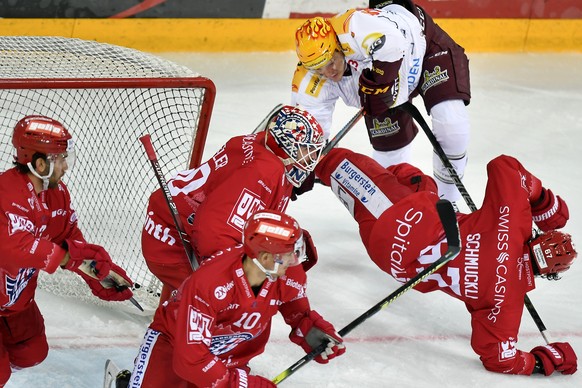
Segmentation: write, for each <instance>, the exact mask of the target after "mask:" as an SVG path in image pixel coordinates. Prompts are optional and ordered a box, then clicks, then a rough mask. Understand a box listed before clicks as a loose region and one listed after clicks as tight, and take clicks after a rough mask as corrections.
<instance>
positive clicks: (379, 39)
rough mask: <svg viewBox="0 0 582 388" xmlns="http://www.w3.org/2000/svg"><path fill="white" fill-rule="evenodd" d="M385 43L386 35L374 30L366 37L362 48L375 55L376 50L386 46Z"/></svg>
mask: <svg viewBox="0 0 582 388" xmlns="http://www.w3.org/2000/svg"><path fill="white" fill-rule="evenodd" d="M385 43H386V35H384V34H381V33H379V32H374V33H371V34H369V35H368V36H366V37H365V38H364V40H363V41H362V48H363V49H364V50H366V52H367V53H368V54H369V55H373V54H374V52H376V51H377V50H380V49H381V48H382V47H384V44H385Z"/></svg>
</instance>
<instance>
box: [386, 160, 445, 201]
mask: <svg viewBox="0 0 582 388" xmlns="http://www.w3.org/2000/svg"><path fill="white" fill-rule="evenodd" d="M386 170H388V171H389V172H391V173H392V174H394V175H395V176H396V179H398V182H399V183H401V184H403V185H405V186H406V187H408V188H409V189H410V190H412V191H413V192H415V193H418V192H419V191H430V192H431V193H435V194H436V193H438V189H437V185H436V182H435V181H434V179H433V178H432V177H430V176H428V175H426V174H425V173H423V172H422V171H421V170H420V169H418V168H416V167H414V166H413V165H411V164H408V163H398V164H394V165H392V166H388V167H386Z"/></svg>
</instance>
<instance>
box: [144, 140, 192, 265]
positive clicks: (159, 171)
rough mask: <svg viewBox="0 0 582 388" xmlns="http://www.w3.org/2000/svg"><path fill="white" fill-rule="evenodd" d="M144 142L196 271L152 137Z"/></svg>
mask: <svg viewBox="0 0 582 388" xmlns="http://www.w3.org/2000/svg"><path fill="white" fill-rule="evenodd" d="M139 140H140V141H141V142H142V144H143V146H144V148H145V151H146V154H147V157H148V159H149V160H150V162H151V163H152V167H153V169H154V173H155V174H156V178H158V183H159V184H160V187H161V189H162V192H163V193H164V197H165V198H166V203H167V204H168V208H170V213H171V214H172V218H173V219H174V225H175V226H176V230H177V231H178V234H179V235H180V240H181V241H182V245H183V246H184V251H186V256H187V257H188V261H190V265H191V266H192V270H194V271H196V270H197V269H198V261H197V260H196V258H195V257H194V253H193V251H192V245H191V244H190V240H189V238H188V235H187V234H186V232H185V231H184V225H183V224H182V220H181V219H180V214H179V213H178V208H177V207H176V204H175V203H174V200H173V199H172V193H170V189H169V188H168V183H167V182H166V179H165V178H164V174H163V173H162V169H161V168H160V164H159V163H158V157H157V156H156V150H155V149H154V146H153V145H152V139H151V137H150V135H149V134H148V135H144V136H142V137H140V138H139Z"/></svg>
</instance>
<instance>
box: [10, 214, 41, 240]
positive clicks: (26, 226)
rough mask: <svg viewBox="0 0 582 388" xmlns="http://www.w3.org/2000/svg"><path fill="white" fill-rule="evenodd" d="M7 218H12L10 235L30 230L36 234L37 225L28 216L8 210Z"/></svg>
mask: <svg viewBox="0 0 582 388" xmlns="http://www.w3.org/2000/svg"><path fill="white" fill-rule="evenodd" d="M6 218H8V219H9V220H10V222H9V224H8V235H9V236H12V235H13V234H14V233H16V232H29V233H32V234H34V232H35V231H36V227H35V226H34V223H33V222H32V221H31V220H29V219H28V218H27V217H23V216H21V215H18V214H13V213H10V212H6Z"/></svg>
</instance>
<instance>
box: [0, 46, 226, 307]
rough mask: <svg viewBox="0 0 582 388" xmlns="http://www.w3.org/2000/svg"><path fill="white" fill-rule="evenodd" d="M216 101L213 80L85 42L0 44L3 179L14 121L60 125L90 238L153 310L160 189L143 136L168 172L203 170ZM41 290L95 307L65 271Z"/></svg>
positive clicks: (43, 281)
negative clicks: (154, 223) (151, 264)
mask: <svg viewBox="0 0 582 388" xmlns="http://www.w3.org/2000/svg"><path fill="white" fill-rule="evenodd" d="M214 96H215V87H214V84H213V82H212V81H211V80H209V79H207V78H204V77H201V76H199V75H197V74H196V73H195V72H193V71H191V70H189V69H188V68H185V67H182V66H179V65H177V64H175V63H172V62H170V61H167V60H164V59H162V58H159V57H156V56H154V55H150V54H146V53H143V52H140V51H136V50H132V49H128V48H124V47H119V46H113V45H109V44H102V43H97V42H93V41H84V40H79V39H69V38H58V37H23V36H3V37H0V123H1V133H0V164H1V167H2V171H5V170H6V169H8V168H10V167H12V161H13V155H14V151H13V147H12V142H11V136H12V130H13V128H14V126H15V124H16V122H17V121H18V120H20V119H21V118H22V117H24V116H26V115H31V114H39V115H45V116H49V117H51V118H54V119H56V120H58V121H60V122H62V123H63V124H64V125H65V127H66V128H67V129H68V130H69V131H70V132H71V133H72V135H73V138H74V140H75V148H76V154H77V161H76V163H75V166H74V168H73V169H72V171H70V172H69V173H68V174H67V175H66V176H65V178H64V181H65V183H67V185H68V186H69V189H70V191H71V197H72V203H73V207H74V209H75V210H76V211H77V215H78V218H79V226H80V228H81V230H82V231H83V233H84V235H85V238H86V239H87V241H89V242H92V243H95V244H99V245H102V246H103V247H105V248H106V249H107V251H108V252H109V253H110V255H111V257H112V258H113V260H114V261H115V262H116V263H118V264H119V265H120V266H122V267H123V268H124V269H126V271H127V272H128V274H129V276H130V277H131V278H132V279H133V280H134V282H135V283H136V286H135V287H136V289H135V290H134V293H135V298H136V300H138V301H139V302H140V303H141V304H142V305H144V307H146V308H147V307H149V308H152V307H155V306H156V305H157V298H158V296H159V292H160V290H161V285H160V283H159V282H158V280H157V279H156V278H155V277H154V276H153V275H152V274H151V273H150V272H149V271H148V269H147V266H146V264H145V262H144V260H143V257H142V255H141V245H140V238H141V229H142V226H143V221H144V219H145V209H146V206H147V200H148V197H149V195H150V194H151V192H153V191H154V190H155V189H157V188H158V183H157V180H156V178H155V175H154V173H153V171H152V169H151V165H150V163H149V160H148V159H147V157H146V156H145V153H144V150H143V148H142V146H141V143H140V141H139V137H140V136H142V135H144V134H150V135H151V138H152V142H153V144H154V147H155V148H156V151H157V154H158V158H159V160H160V163H161V164H162V166H163V170H164V172H165V173H167V174H171V173H173V172H175V171H178V170H183V169H185V168H190V167H194V166H197V165H198V164H199V163H200V160H201V157H202V152H203V148H204V143H205V140H206V135H207V131H208V126H209V121H210V116H211V113H212V107H213V104H214ZM39 285H40V287H41V288H42V289H46V290H49V291H51V292H54V293H57V294H59V295H64V296H74V297H77V298H82V299H86V300H92V301H96V300H97V299H96V298H95V297H93V296H92V295H91V293H90V292H89V290H88V287H87V286H86V285H85V284H84V282H83V281H82V280H81V279H80V278H79V277H78V276H76V275H75V274H72V273H70V272H68V271H61V270H58V271H57V272H56V273H55V274H53V275H48V274H46V273H44V272H41V275H40V278H39ZM113 303H114V304H117V303H118V302H113ZM123 306H124V307H129V308H131V309H134V308H133V307H132V306H131V305H129V304H128V302H124V303H123Z"/></svg>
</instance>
